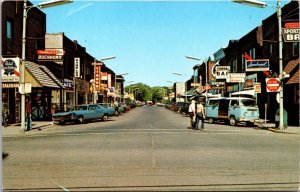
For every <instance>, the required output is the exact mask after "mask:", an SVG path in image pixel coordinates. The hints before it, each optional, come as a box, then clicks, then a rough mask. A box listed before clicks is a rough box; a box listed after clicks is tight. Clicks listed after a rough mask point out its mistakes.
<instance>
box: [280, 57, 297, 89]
mask: <svg viewBox="0 0 300 192" xmlns="http://www.w3.org/2000/svg"><path fill="white" fill-rule="evenodd" d="M283 71H284V72H286V73H287V74H289V75H290V78H289V79H288V81H287V82H286V84H299V83H300V81H299V58H298V59H295V60H292V61H289V62H288V64H287V65H286V66H285V68H284V70H283Z"/></svg>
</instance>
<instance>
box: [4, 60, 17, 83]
mask: <svg viewBox="0 0 300 192" xmlns="http://www.w3.org/2000/svg"><path fill="white" fill-rule="evenodd" d="M19 71H20V58H18V57H15V58H2V67H1V73H2V82H19V80H20V79H19Z"/></svg>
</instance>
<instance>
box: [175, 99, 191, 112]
mask: <svg viewBox="0 0 300 192" xmlns="http://www.w3.org/2000/svg"><path fill="white" fill-rule="evenodd" d="M190 104H191V103H190V102H185V103H184V104H183V105H182V106H181V107H180V108H179V110H178V112H179V113H182V114H188V112H189V106H190Z"/></svg>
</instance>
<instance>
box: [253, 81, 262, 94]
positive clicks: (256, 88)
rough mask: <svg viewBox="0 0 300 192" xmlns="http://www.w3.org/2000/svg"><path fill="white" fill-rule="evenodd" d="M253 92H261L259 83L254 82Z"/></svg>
mask: <svg viewBox="0 0 300 192" xmlns="http://www.w3.org/2000/svg"><path fill="white" fill-rule="evenodd" d="M254 92H255V93H261V83H254Z"/></svg>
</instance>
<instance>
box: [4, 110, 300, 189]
mask: <svg viewBox="0 0 300 192" xmlns="http://www.w3.org/2000/svg"><path fill="white" fill-rule="evenodd" d="M188 125H189V117H187V116H184V115H181V114H179V113H175V112H172V111H169V110H167V109H165V108H163V107H157V106H144V107H140V108H136V109H134V110H132V111H130V112H128V113H125V114H123V115H122V116H119V117H112V118H111V119H110V121H107V122H102V121H93V122H89V123H85V124H67V125H56V126H52V127H49V128H47V129H45V130H43V131H41V132H34V133H27V134H25V135H24V136H22V137H9V138H3V150H4V151H6V152H9V154H10V155H9V157H8V158H7V159H5V160H4V161H3V187H4V190H12V191H15V190H20V189H22V190H28V191H43V190H44V191H51V190H52V191H63V190H64V189H65V190H66V189H67V190H70V191H101V190H102V191H118V190H119V191H124V190H129V191H134V190H139V191H141V190H143V191H144V190H153V191H162V190H205V191H207V190H222V191H224V190H229V191H233V190H239V191H240V190H248V191H249V190H258V191H261V190H267V191H280V190H297V189H298V185H299V181H298V177H299V170H298V162H299V156H298V154H299V153H298V152H299V149H298V141H299V136H298V135H292V134H279V133H273V132H269V131H266V130H262V129H257V128H256V127H246V126H244V125H239V126H236V127H232V126H228V125H225V124H223V123H219V124H205V128H206V130H205V131H195V130H191V129H187V127H188Z"/></svg>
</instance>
